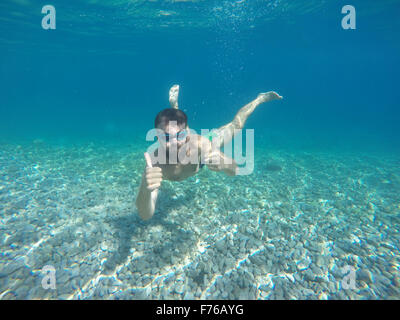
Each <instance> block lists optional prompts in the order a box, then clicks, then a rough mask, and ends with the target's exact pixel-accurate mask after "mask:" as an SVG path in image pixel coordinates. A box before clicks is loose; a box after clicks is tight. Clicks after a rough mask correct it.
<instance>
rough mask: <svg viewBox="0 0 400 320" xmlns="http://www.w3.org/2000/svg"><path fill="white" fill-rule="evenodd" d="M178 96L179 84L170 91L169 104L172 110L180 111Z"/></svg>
mask: <svg viewBox="0 0 400 320" xmlns="http://www.w3.org/2000/svg"><path fill="white" fill-rule="evenodd" d="M178 96H179V84H175V85H173V86H172V87H171V89H169V104H170V105H171V108H174V109H178Z"/></svg>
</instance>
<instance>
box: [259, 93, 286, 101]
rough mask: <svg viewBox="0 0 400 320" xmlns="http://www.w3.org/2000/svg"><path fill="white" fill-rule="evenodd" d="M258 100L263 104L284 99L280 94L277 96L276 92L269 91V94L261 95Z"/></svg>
mask: <svg viewBox="0 0 400 320" xmlns="http://www.w3.org/2000/svg"><path fill="white" fill-rule="evenodd" d="M257 99H258V100H260V102H261V103H263V102H268V101H272V100H280V99H282V97H281V96H280V95H279V94H277V93H276V92H275V91H269V92H264V93H260V94H259V95H258V96H257Z"/></svg>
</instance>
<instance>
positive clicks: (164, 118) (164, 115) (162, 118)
mask: <svg viewBox="0 0 400 320" xmlns="http://www.w3.org/2000/svg"><path fill="white" fill-rule="evenodd" d="M169 121H176V123H177V125H178V126H181V125H183V126H184V127H185V128H186V126H187V115H186V114H185V113H184V112H183V111H181V110H179V109H174V108H167V109H164V110H161V111H160V112H159V113H158V114H157V116H156V119H155V120H154V128H160V129H161V128H164V127H165V126H166V125H167V124H168V122H169Z"/></svg>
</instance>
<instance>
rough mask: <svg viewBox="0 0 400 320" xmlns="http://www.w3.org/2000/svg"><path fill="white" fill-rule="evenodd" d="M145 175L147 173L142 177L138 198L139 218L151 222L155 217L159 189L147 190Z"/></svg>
mask: <svg viewBox="0 0 400 320" xmlns="http://www.w3.org/2000/svg"><path fill="white" fill-rule="evenodd" d="M145 175H146V173H144V174H143V176H142V182H141V184H140V189H139V193H138V196H137V198H136V208H137V209H138V212H139V216H140V217H141V218H142V219H143V220H149V219H150V218H151V217H152V216H153V215H154V211H155V210H156V202H157V196H158V189H155V190H153V191H150V190H149V189H148V188H147V183H146V181H145V179H146V178H145Z"/></svg>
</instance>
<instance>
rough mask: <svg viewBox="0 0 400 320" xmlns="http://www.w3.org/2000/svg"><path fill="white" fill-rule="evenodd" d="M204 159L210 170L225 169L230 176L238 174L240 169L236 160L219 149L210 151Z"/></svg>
mask: <svg viewBox="0 0 400 320" xmlns="http://www.w3.org/2000/svg"><path fill="white" fill-rule="evenodd" d="M204 161H205V163H206V164H207V167H208V168H209V169H210V170H213V171H223V172H225V173H226V174H227V175H228V176H236V175H237V173H238V170H239V167H238V165H237V163H236V161H235V160H234V159H232V158H229V157H228V156H226V155H225V154H224V153H222V152H221V151H219V150H214V151H212V152H211V153H209V154H208V156H206V157H205V159H204Z"/></svg>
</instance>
